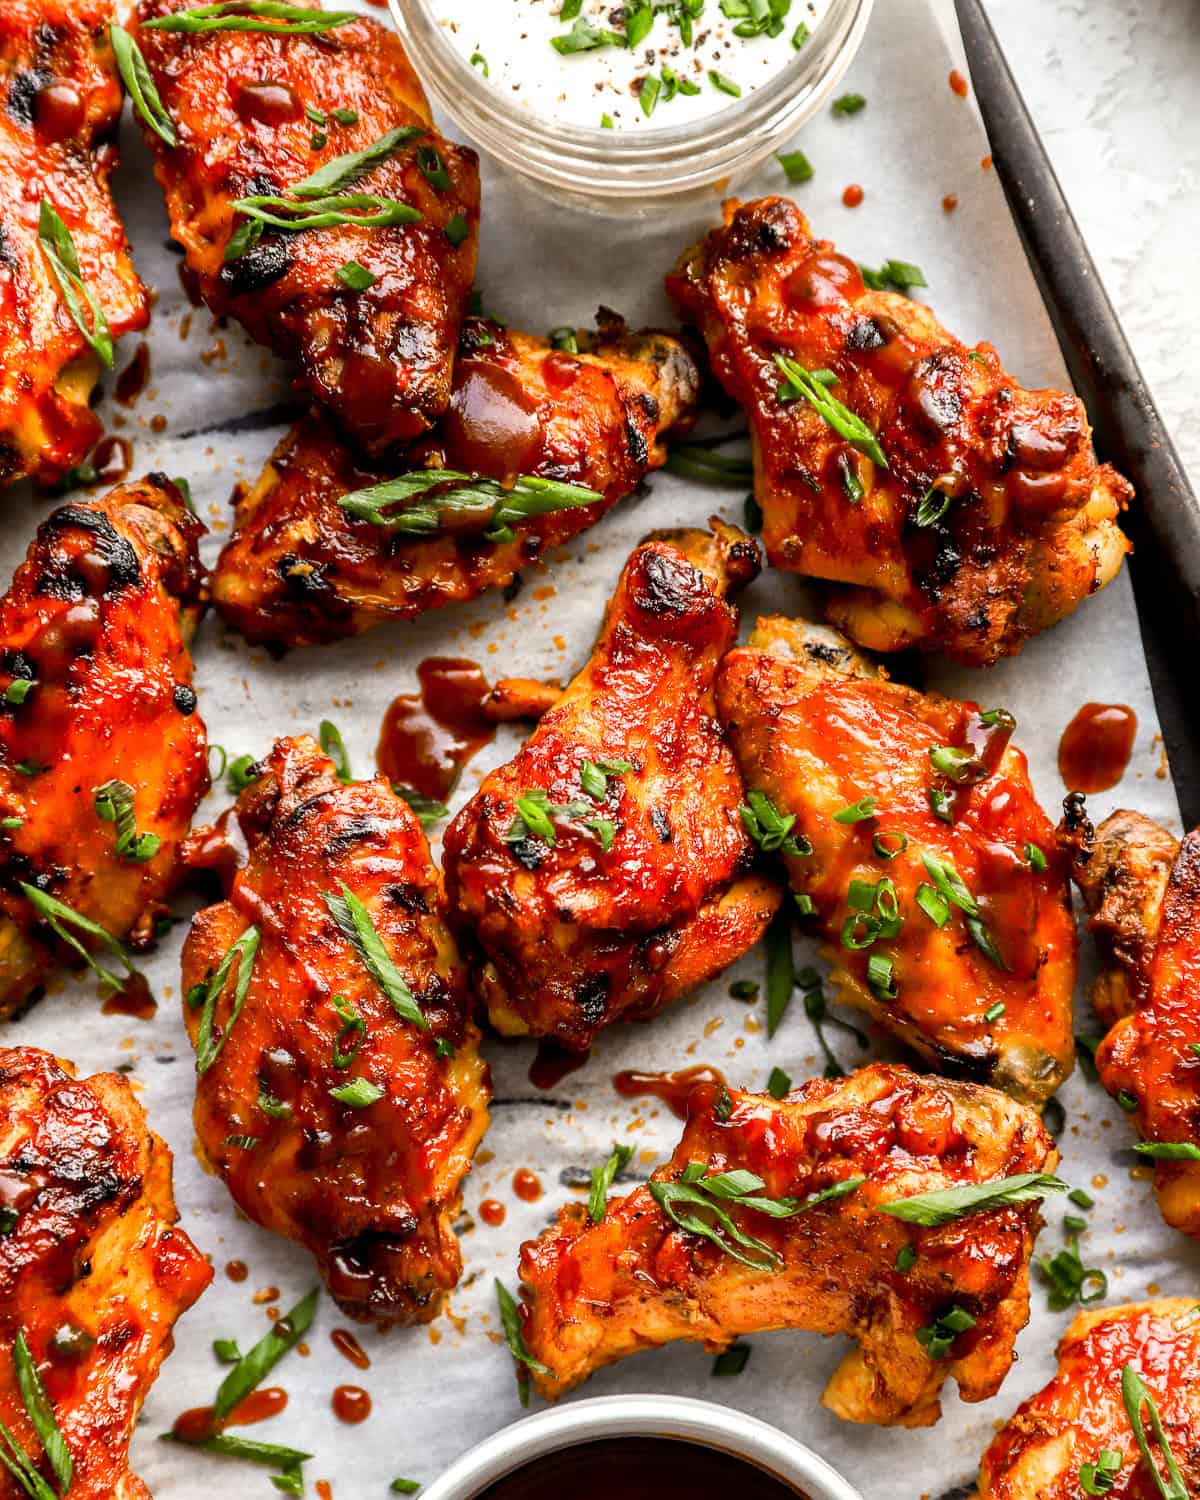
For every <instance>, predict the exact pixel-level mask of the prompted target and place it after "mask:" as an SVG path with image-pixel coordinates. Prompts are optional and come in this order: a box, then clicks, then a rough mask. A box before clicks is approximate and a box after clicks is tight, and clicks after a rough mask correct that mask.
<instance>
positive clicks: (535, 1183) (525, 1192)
mask: <svg viewBox="0 0 1200 1500" xmlns="http://www.w3.org/2000/svg"><path fill="white" fill-rule="evenodd" d="M512 1185H513V1192H514V1193H516V1195H517V1197H518V1198H520V1199H521V1201H522V1202H523V1203H536V1202H537V1201H538V1199H539V1198H540V1197H541V1196H542V1184H541V1181H540V1180H539V1178H538V1177H537V1176H536V1175H535V1174H534V1173H533V1172H531V1171H530V1170H529V1168H528V1167H522V1168H521V1169H520V1170H519V1171H518V1172H514V1173H513V1184H512Z"/></svg>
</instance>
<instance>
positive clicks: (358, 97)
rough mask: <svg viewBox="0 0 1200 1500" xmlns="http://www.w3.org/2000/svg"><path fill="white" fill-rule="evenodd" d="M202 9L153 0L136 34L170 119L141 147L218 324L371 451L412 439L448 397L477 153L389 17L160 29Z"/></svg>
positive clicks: (147, 1) (472, 232) (471, 236)
mask: <svg viewBox="0 0 1200 1500" xmlns="http://www.w3.org/2000/svg"><path fill="white" fill-rule="evenodd" d="M189 4H190V0H141V4H140V5H139V8H138V13H139V25H138V29H137V39H138V42H139V44H140V46H141V49H142V52H143V53H144V55H145V59H146V64H147V67H148V68H149V72H150V76H151V78H152V80H153V82H154V84H155V85H156V86H157V90H158V94H159V96H160V99H161V105H162V112H163V119H160V120H159V122H158V123H159V128H158V129H155V128H154V127H153V126H152V125H147V127H146V138H147V140H148V142H149V144H150V146H151V147H152V149H153V150H154V152H155V156H156V159H157V165H156V172H157V175H158V179H159V182H160V183H161V184H162V187H163V189H164V191H165V193H166V198H167V209H168V213H169V215H170V220H171V233H172V234H173V235H174V237H175V239H176V240H178V242H179V243H180V244H181V245H182V246H183V249H184V254H185V257H186V266H187V275H188V277H189V278H190V279H191V281H192V284H193V285H194V286H195V288H196V290H197V291H198V292H199V294H200V296H202V297H203V298H204V300H205V302H206V303H207V304H208V306H209V307H210V308H211V309H212V311H213V312H214V313H217V314H219V315H225V314H229V315H231V316H233V317H235V318H237V319H238V320H239V322H241V323H242V324H243V325H244V327H245V328H246V330H247V332H248V333H249V334H250V335H251V337H253V338H255V339H257V340H258V341H259V342H260V343H263V344H268V345H269V346H270V347H271V348H273V349H274V350H275V351H276V353H278V354H281V355H283V356H284V357H285V358H288V359H292V360H295V361H296V362H297V363H298V365H299V367H300V373H299V383H300V385H301V387H302V388H303V389H304V390H305V391H307V392H308V393H309V394H310V395H311V396H313V397H314V398H315V399H316V400H317V401H319V402H321V403H322V404H324V405H325V406H327V407H328V408H329V409H330V411H331V412H332V413H333V415H334V416H335V417H336V419H337V421H338V422H339V423H340V424H341V425H342V426H344V427H345V428H346V429H347V431H348V432H350V433H351V435H352V436H353V437H354V438H355V439H356V440H357V442H358V443H359V444H360V445H362V446H363V447H364V448H366V449H368V450H369V451H372V452H382V451H384V450H385V449H387V448H388V447H390V446H391V445H392V444H393V443H397V442H401V441H407V440H409V439H411V438H413V437H415V436H416V435H417V434H419V433H421V432H424V431H425V430H426V428H427V427H428V426H429V425H430V423H431V422H432V421H433V419H434V418H435V417H437V416H438V415H439V414H440V413H441V412H442V411H443V410H444V409H445V407H446V403H447V402H448V401H449V399H450V372H451V364H452V361H453V358H454V349H455V344H456V342H457V340H458V332H459V324H460V322H461V321H462V317H463V314H464V312H465V310H466V305H467V298H468V294H469V293H470V290H471V283H472V281H473V280H474V277H475V258H476V248H477V235H478V228H479V171H478V161H477V158H476V156H475V153H474V152H473V151H471V150H469V149H468V148H467V147H465V146H457V145H454V144H453V143H452V142H450V141H446V140H444V139H443V138H442V137H441V136H440V135H439V134H438V133H437V131H436V130H435V129H434V127H433V126H432V125H431V123H430V115H429V105H428V103H427V101H426V99H425V94H424V91H423V90H422V88H421V84H420V81H419V80H418V78H417V76H416V74H415V73H414V72H413V70H412V66H411V65H410V63H409V61H408V58H407V56H406V55H405V52H404V49H403V47H402V46H401V44H400V40H399V38H398V37H397V36H396V35H395V33H394V32H392V31H389V30H388V29H387V27H385V26H383V25H382V24H381V23H380V22H378V21H374V20H370V19H368V18H366V17H357V18H353V19H351V20H349V21H345V20H343V21H342V22H341V23H340V24H335V25H332V26H330V27H329V29H326V30H320V31H313V30H308V29H304V27H303V25H302V23H301V22H298V21H287V20H281V21H279V22H277V23H276V22H272V21H270V20H269V19H268V20H267V22H266V23H265V24H267V25H268V26H271V27H273V28H274V29H272V30H270V31H269V32H263V31H234V30H224V29H221V28H220V27H219V26H218V27H217V28H216V29H211V30H210V29H200V30H187V31H174V30H170V29H164V28H169V27H170V26H172V25H176V24H181V22H180V21H178V20H177V19H176V17H177V15H178V12H180V11H181V10H184V9H187V8H188V7H189ZM311 8H312V10H313V12H314V15H316V14H319V13H320V6H319V5H317V4H315V3H314V4H313V5H312V7H311ZM339 14H340V16H341V17H343V18H344V17H345V16H346V15H347V13H346V12H345V11H343V12H340V13H339ZM334 19H335V20H336V17H335V18H334ZM182 24H186V18H184V20H183V22H182ZM164 121H165V123H164ZM164 135H165V136H167V137H168V138H167V139H164ZM314 220H315V221H316V223H315V224H314V223H313V222H312V221H314ZM306 223H307V224H308V225H309V226H310V227H305V226H306Z"/></svg>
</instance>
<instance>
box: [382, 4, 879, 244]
mask: <svg viewBox="0 0 1200 1500" xmlns="http://www.w3.org/2000/svg"><path fill="white" fill-rule="evenodd" d="M480 3H481V4H484V5H493V4H497V3H499V0H480ZM873 3H874V0H830V4H829V7H828V9H827V10H826V12H825V13H824V15H823V16H822V18H821V22H820V24H819V25H818V26H817V28H816V29H815V31H814V32H813V35H812V37H811V39H810V40H809V42H808V43H807V44H806V45H805V46H804V47H803V48H802V49H801V51H799V52H797V54H796V56H795V57H794V58H793V59H792V60H791V61H790V62H789V63H788V65H787V67H785V68H784V69H783V70H782V71H781V72H779V73H777V74H776V75H775V76H774V77H773V78H771V79H770V80H769V81H768V82H767V83H765V84H763V85H762V86H761V87H760V88H756V89H754V90H753V91H752V92H751V93H749V94H748V95H747V96H746V97H745V98H743V99H737V100H731V101H730V103H729V104H728V105H727V106H726V107H724V108H723V109H720V110H718V111H716V112H715V113H714V114H711V115H708V116H706V117H704V118H702V119H698V120H694V121H691V122H690V123H688V124H685V125H667V126H658V127H646V128H642V129H639V130H636V131H628V132H623V131H620V130H603V129H600V128H599V127H595V128H592V127H587V126H581V125H566V124H562V123H560V122H559V121H557V120H555V119H553V118H551V117H549V116H547V115H542V114H535V113H534V112H533V111H532V110H530V109H528V108H526V107H525V106H523V105H518V104H516V103H514V102H513V101H512V100H511V99H509V98H508V97H506V96H505V94H503V93H502V92H501V90H500V89H498V88H495V87H493V86H492V85H491V84H490V83H488V82H487V80H486V79H485V78H483V77H482V76H481V74H480V73H479V72H478V71H477V70H476V69H475V68H473V67H472V66H471V65H470V63H469V62H468V61H467V59H466V58H465V57H463V55H462V54H461V53H460V52H459V51H458V49H457V48H456V47H455V46H454V44H453V42H451V41H450V40H449V39H448V38H447V37H446V36H445V34H444V32H443V29H442V27H441V26H440V25H439V24H438V22H437V20H436V19H435V17H434V14H433V10H432V9H431V6H430V4H429V0H388V4H389V5H390V7H391V11H392V15H393V17H394V18H395V21H396V25H397V27H398V28H399V31H400V35H401V36H402V38H403V39H404V44H405V46H406V47H407V49H408V53H409V57H410V58H411V60H412V63H413V66H414V67H415V68H416V70H417V73H418V74H419V75H420V78H421V82H422V83H423V84H424V85H425V88H426V90H427V92H428V93H429V95H430V97H431V98H432V100H433V101H434V103H435V104H437V105H438V107H439V108H440V109H442V110H444V111H445V113H446V114H447V115H449V116H450V118H451V119H452V120H454V121H455V122H456V123H457V124H458V125H460V126H461V127H462V129H463V130H464V132H465V133H466V134H467V136H468V137H469V138H470V140H471V141H472V142H473V143H474V144H475V145H477V146H480V147H482V149H483V150H484V151H486V152H487V153H488V154H489V155H490V156H492V157H493V158H495V160H497V161H498V162H500V163H501V164H502V165H503V166H505V167H507V168H508V169H509V170H510V171H512V172H514V173H516V174H517V175H518V176H519V177H522V178H524V179H525V180H526V181H527V182H528V183H529V184H530V185H531V186H533V187H534V188H536V189H538V190H539V191H540V192H542V193H543V194H544V195H545V196H548V197H551V198H553V199H554V200H556V201H557V202H560V203H569V204H571V205H573V206H574V207H576V208H583V209H586V210H589V211H591V212H593V213H598V214H606V215H612V216H614V217H615V216H617V215H619V216H620V217H622V218H627V217H629V216H630V215H631V214H632V215H635V216H637V217H648V216H650V215H661V214H663V213H664V212H668V213H669V212H670V211H671V210H672V209H675V208H678V209H680V210H684V209H687V208H689V207H690V206H691V205H692V204H694V203H695V202H696V201H698V200H700V199H703V200H705V201H706V202H707V203H709V204H711V202H712V195H713V192H714V190H715V191H717V192H719V193H723V192H724V191H725V190H726V189H727V188H732V187H733V186H735V185H736V183H737V181H738V179H740V178H743V177H746V176H747V175H748V174H749V173H751V172H752V171H753V170H754V168H755V167H757V166H758V165H759V164H760V163H761V162H763V161H764V160H765V159H766V158H767V157H768V156H769V155H770V154H771V152H772V151H774V150H776V149H777V148H778V147H780V146H782V145H784V144H786V143H787V142H789V141H790V140H791V139H792V138H793V137H794V136H795V133H796V131H797V130H798V129H799V128H800V126H801V125H803V124H804V122H805V121H806V120H808V119H810V118H811V117H812V116H813V115H814V114H815V113H816V112H817V111H818V110H819V109H820V108H821V107H822V106H823V105H824V104H825V103H826V102H827V100H828V99H829V98H830V96H831V95H832V93H833V91H834V90H835V89H836V88H837V85H838V83H839V82H840V81H841V79H842V77H843V76H844V74H845V72H846V69H847V68H848V67H849V66H850V63H851V61H852V59H853V58H854V54H855V53H856V52H857V51H858V48H859V45H860V43H861V42H862V39H863V35H864V33H865V31H866V28H867V22H868V21H869V20H870V16H871V8H872V5H873Z"/></svg>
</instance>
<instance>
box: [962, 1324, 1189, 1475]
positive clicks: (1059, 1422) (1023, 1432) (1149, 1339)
mask: <svg viewBox="0 0 1200 1500" xmlns="http://www.w3.org/2000/svg"><path fill="white" fill-rule="evenodd" d="M1058 1360H1059V1365H1058V1373H1057V1374H1056V1375H1055V1377H1054V1379H1053V1380H1051V1381H1050V1383H1049V1385H1047V1386H1045V1387H1044V1389H1042V1390H1040V1391H1039V1392H1038V1393H1037V1395H1036V1396H1031V1397H1030V1398H1029V1400H1028V1401H1026V1402H1025V1403H1024V1404H1023V1405H1021V1406H1020V1407H1018V1409H1017V1411H1016V1413H1015V1414H1014V1415H1013V1417H1012V1419H1011V1420H1010V1421H1009V1422H1008V1424H1007V1425H1006V1426H1005V1427H1004V1428H1002V1429H1001V1431H1000V1433H999V1435H998V1436H997V1437H996V1438H994V1439H993V1441H992V1443H991V1446H990V1447H989V1448H988V1450H987V1452H986V1453H985V1454H984V1458H983V1467H982V1469H981V1470H980V1474H979V1494H978V1497H977V1500H1081V1496H1082V1495H1083V1494H1084V1493H1085V1490H1084V1487H1083V1485H1084V1481H1086V1482H1087V1484H1088V1486H1089V1487H1088V1488H1087V1490H1086V1493H1087V1494H1089V1495H1107V1496H1108V1497H1109V1500H1162V1496H1163V1495H1165V1494H1171V1495H1172V1496H1179V1497H1181V1500H1182V1497H1184V1496H1187V1495H1195V1494H1200V1306H1197V1303H1196V1299H1195V1297H1171V1298H1160V1299H1159V1300H1158V1301H1155V1302H1140V1303H1129V1304H1126V1305H1125V1306H1123V1307H1105V1308H1101V1309H1099V1310H1098V1311H1095V1312H1091V1311H1089V1312H1081V1313H1080V1314H1079V1315H1078V1317H1076V1319H1075V1321H1074V1322H1073V1323H1072V1324H1071V1326H1070V1328H1068V1329H1067V1331H1066V1333H1065V1334H1064V1336H1063V1339H1062V1342H1061V1343H1060V1344H1059V1346H1058ZM1126 1369H1132V1371H1133V1372H1134V1375H1135V1376H1136V1378H1137V1381H1138V1382H1140V1383H1141V1386H1142V1388H1143V1389H1144V1390H1145V1391H1146V1392H1148V1393H1149V1396H1150V1399H1151V1400H1152V1401H1153V1402H1154V1408H1155V1411H1156V1412H1157V1414H1158V1418H1159V1420H1160V1422H1161V1423H1162V1429H1163V1432H1164V1434H1165V1435H1166V1439H1167V1444H1168V1446H1169V1448H1170V1454H1171V1461H1172V1462H1173V1463H1174V1464H1175V1466H1176V1468H1175V1474H1174V1475H1173V1474H1172V1473H1171V1471H1170V1468H1169V1467H1168V1460H1167V1454H1166V1450H1165V1449H1164V1448H1163V1445H1162V1443H1161V1442H1160V1441H1159V1440H1158V1439H1157V1437H1156V1435H1155V1433H1154V1428H1153V1420H1152V1417H1151V1414H1150V1409H1149V1407H1148V1405H1146V1404H1145V1400H1144V1397H1143V1396H1142V1395H1141V1391H1139V1389H1138V1385H1137V1384H1136V1383H1135V1382H1133V1381H1131V1379H1130V1377H1129V1376H1128V1375H1126V1374H1125V1371H1126ZM1132 1413H1140V1422H1141V1427H1142V1431H1143V1433H1144V1435H1145V1437H1146V1446H1147V1452H1146V1453H1143V1452H1142V1451H1141V1448H1140V1445H1139V1443H1138V1439H1137V1435H1136V1433H1135V1429H1134V1426H1133V1423H1132V1421H1131V1414H1132ZM1151 1465H1153V1467H1154V1468H1155V1469H1156V1470H1157V1473H1158V1475H1159V1478H1160V1480H1161V1483H1155V1476H1154V1474H1152V1473H1151V1472H1150V1470H1151ZM1176 1476H1178V1478H1179V1479H1180V1480H1181V1481H1182V1484H1183V1488H1182V1489H1179V1488H1168V1489H1164V1488H1163V1485H1171V1484H1172V1483H1173V1482H1174V1479H1175V1477H1176Z"/></svg>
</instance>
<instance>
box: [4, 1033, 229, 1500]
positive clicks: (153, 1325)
mask: <svg viewBox="0 0 1200 1500" xmlns="http://www.w3.org/2000/svg"><path fill="white" fill-rule="evenodd" d="M72 1075H73V1070H72V1069H71V1067H70V1064H68V1063H63V1062H61V1061H60V1060H59V1059H58V1058H55V1057H53V1056H52V1055H51V1054H50V1053H49V1052H43V1051H41V1050H40V1049H39V1048H36V1047H5V1048H3V1049H0V1183H2V1185H3V1187H2V1198H3V1202H2V1204H0V1216H2V1218H3V1224H4V1230H3V1234H0V1421H2V1422H3V1423H4V1427H5V1429H6V1433H5V1436H6V1437H7V1436H8V1435H9V1434H11V1436H12V1439H13V1441H14V1442H15V1443H16V1444H17V1445H18V1446H19V1448H20V1449H21V1450H23V1453H24V1456H25V1461H26V1465H27V1472H33V1473H35V1474H36V1475H37V1476H38V1477H40V1478H41V1480H42V1481H43V1485H44V1487H43V1488H38V1487H37V1486H36V1485H32V1486H31V1484H30V1483H22V1482H19V1481H18V1480H16V1479H15V1478H14V1479H10V1478H8V1477H7V1475H0V1494H3V1495H5V1496H6V1497H7V1496H10V1495H11V1496H13V1497H14V1500H15V1497H18V1496H25V1495H57V1494H63V1495H68V1494H69V1496H70V1500H150V1491H149V1490H148V1489H147V1488H146V1486H145V1485H144V1484H143V1483H142V1481H141V1480H140V1479H139V1478H138V1477H137V1476H136V1475H135V1474H133V1473H131V1472H130V1469H129V1441H130V1438H131V1437H132V1436H133V1428H134V1423H135V1422H136V1421H137V1416H138V1412H139V1411H140V1409H141V1405H142V1402H143V1400H144V1399H145V1397H146V1393H147V1391H148V1390H149V1389H150V1387H151V1386H152V1385H153V1383H154V1380H155V1378H156V1376H157V1375H158V1370H159V1366H160V1365H161V1364H162V1362H163V1360H164V1358H165V1357H166V1356H167V1355H168V1354H169V1353H170V1352H171V1344H172V1338H171V1329H172V1327H173V1326H174V1324H175V1321H176V1319H177V1318H178V1317H179V1316H180V1315H181V1314H182V1313H184V1312H186V1311H187V1309H188V1308H189V1307H190V1306H191V1305H192V1303H193V1302H195V1300H196V1298H197V1297H199V1296H200V1294H201V1293H202V1292H203V1291H204V1289H205V1288H206V1287H207V1286H208V1284H209V1282H210V1281H211V1280H212V1268H211V1266H210V1265H209V1263H208V1261H207V1260H206V1259H205V1257H204V1256H203V1255H201V1254H200V1252H199V1251H198V1250H197V1249H196V1247H195V1246H194V1245H193V1244H192V1242H191V1241H190V1240H189V1239H188V1237H187V1235H186V1234H184V1233H183V1231H182V1230H181V1229H179V1228H177V1227H176V1222H175V1221H176V1219H177V1217H178V1215H177V1214H176V1211H175V1202H174V1199H173V1197H172V1193H171V1153H170V1151H169V1150H168V1149H167V1146H166V1145H165V1144H164V1142H163V1141H161V1140H160V1139H159V1138H158V1136H157V1135H155V1134H154V1132H153V1131H152V1130H150V1129H149V1128H148V1127H147V1125H146V1116H145V1114H144V1113H143V1110H142V1107H141V1105H140V1104H139V1103H138V1102H137V1100H136V1099H135V1098H134V1095H133V1090H132V1089H131V1088H130V1086H129V1083H128V1081H127V1080H126V1079H124V1078H122V1077H120V1076H119V1075H118V1074H116V1073H98V1074H96V1076H95V1077H93V1078H86V1079H77V1078H75V1077H74V1076H72ZM31 1370H32V1371H33V1372H34V1377H33V1378H34V1379H35V1380H37V1381H40V1383H41V1386H42V1389H43V1390H44V1392H45V1396H46V1399H47V1400H48V1403H49V1407H50V1410H51V1411H52V1413H53V1421H54V1424H55V1426H56V1427H57V1429H58V1432H59V1433H60V1434H61V1437H62V1441H63V1443H64V1444H65V1453H66V1458H65V1460H64V1459H63V1457H62V1456H61V1454H60V1455H59V1461H58V1463H57V1464H56V1465H52V1462H51V1457H50V1455H49V1454H48V1453H47V1451H46V1445H45V1441H44V1430H43V1433H41V1434H39V1431H38V1423H35V1421H34V1420H33V1419H32V1418H31V1405H30V1399H29V1396H28V1395H27V1394H26V1393H24V1392H23V1390H22V1385H21V1381H22V1378H24V1382H25V1384H26V1385H29V1384H30V1380H29V1377H30V1372H31ZM34 1404H35V1407H36V1396H35V1398H34ZM50 1446H51V1447H54V1446H55V1444H54V1442H53V1439H51V1445H50ZM3 1452H4V1455H5V1457H4V1462H5V1464H6V1467H7V1465H8V1464H9V1462H10V1461H11V1462H12V1463H13V1464H14V1466H15V1467H17V1468H20V1467H21V1460H20V1459H16V1458H15V1457H14V1455H13V1452H12V1449H11V1448H9V1447H8V1446H7V1445H6V1446H5V1448H4V1450H3ZM10 1472H11V1471H10Z"/></svg>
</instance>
